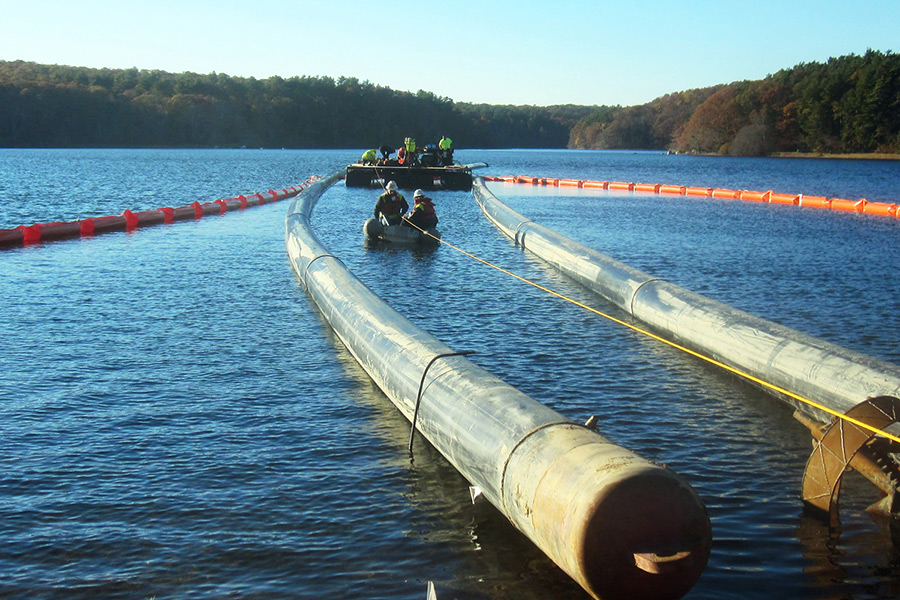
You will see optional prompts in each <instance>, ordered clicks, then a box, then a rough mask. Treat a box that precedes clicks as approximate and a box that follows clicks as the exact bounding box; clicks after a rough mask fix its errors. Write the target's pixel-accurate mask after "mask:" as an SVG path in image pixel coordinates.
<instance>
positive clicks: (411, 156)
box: [403, 137, 419, 167]
mask: <svg viewBox="0 0 900 600" xmlns="http://www.w3.org/2000/svg"><path fill="white" fill-rule="evenodd" d="M403 148H404V149H405V150H406V164H407V165H409V166H410V167H413V166H415V165H417V164H419V157H418V155H417V154H416V138H411V137H408V138H406V139H405V140H403Z"/></svg>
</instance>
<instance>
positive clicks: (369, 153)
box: [360, 148, 376, 165]
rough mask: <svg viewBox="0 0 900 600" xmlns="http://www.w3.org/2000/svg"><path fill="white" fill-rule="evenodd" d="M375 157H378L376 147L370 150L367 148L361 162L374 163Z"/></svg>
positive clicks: (365, 163)
mask: <svg viewBox="0 0 900 600" xmlns="http://www.w3.org/2000/svg"><path fill="white" fill-rule="evenodd" d="M375 158H376V152H375V148H370V149H369V150H366V151H365V152H363V155H362V158H361V159H360V162H361V163H362V164H364V165H374V164H375Z"/></svg>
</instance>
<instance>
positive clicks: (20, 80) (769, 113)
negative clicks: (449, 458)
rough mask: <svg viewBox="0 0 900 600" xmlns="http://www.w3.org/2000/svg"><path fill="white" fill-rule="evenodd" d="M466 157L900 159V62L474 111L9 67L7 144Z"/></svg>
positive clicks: (381, 92) (864, 61) (395, 96)
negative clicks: (634, 100) (586, 151)
mask: <svg viewBox="0 0 900 600" xmlns="http://www.w3.org/2000/svg"><path fill="white" fill-rule="evenodd" d="M408 135H413V136H415V137H417V138H418V139H420V140H437V139H439V138H440V137H441V136H442V135H449V136H450V137H452V138H453V139H454V141H455V142H456V145H457V147H467V148H566V147H569V148H591V149H645V150H670V151H675V152H683V153H705V154H725V155H733V156H762V155H769V154H772V153H786V152H788V153H789V152H804V153H805V152H812V153H845V154H846V153H862V154H872V153H886V154H896V153H900V55H895V54H893V53H891V52H887V53H882V52H878V51H873V50H870V51H868V52H866V53H865V54H864V55H862V56H857V55H847V56H842V57H838V58H831V59H829V60H828V61H827V62H825V63H803V64H799V65H796V66H794V67H791V68H787V69H784V70H781V71H779V72H777V73H774V74H772V75H769V76H768V77H766V78H765V79H762V80H755V81H738V82H733V83H728V84H721V85H716V86H712V87H709V88H703V89H693V90H686V91H680V92H673V93H670V94H666V95H664V96H662V97H660V98H657V99H655V100H653V101H651V102H649V103H647V104H642V105H638V106H629V107H622V106H577V105H562V106H544V107H538V106H507V105H487V104H468V103H460V102H454V101H453V100H452V99H450V98H445V97H440V96H436V95H434V94H432V93H430V92H427V91H423V90H419V91H418V92H416V93H411V92H401V91H396V90H392V89H390V88H387V87H382V86H378V85H375V84H372V83H369V82H368V81H359V80H358V79H355V78H352V77H341V78H338V79H333V78H330V77H291V78H287V79H285V78H282V77H277V76H275V77H269V78H268V79H255V78H252V77H251V78H241V77H231V76H228V75H224V74H217V73H210V74H206V75H202V74H196V73H178V74H173V73H167V72H164V71H155V70H138V69H92V68H86V67H70V66H59V65H41V64H35V63H31V62H23V61H0V147H223V148H224V147H243V146H246V147H269V148H272V147H277V148H367V147H378V146H381V145H382V144H385V143H387V144H398V143H399V140H402V139H403V138H404V137H406V136H408Z"/></svg>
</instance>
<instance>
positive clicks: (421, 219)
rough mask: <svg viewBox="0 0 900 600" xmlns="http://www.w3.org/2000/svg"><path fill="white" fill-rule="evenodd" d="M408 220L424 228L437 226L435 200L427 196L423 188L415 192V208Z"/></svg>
mask: <svg viewBox="0 0 900 600" xmlns="http://www.w3.org/2000/svg"><path fill="white" fill-rule="evenodd" d="M406 221H407V222H408V223H409V224H411V225H413V226H415V227H418V228H419V229H422V230H425V229H434V228H435V227H437V224H438V218H437V213H435V210H434V200H432V199H431V198H429V197H428V196H426V195H425V192H423V191H422V190H416V191H415V192H413V210H412V213H410V215H409V216H408V217H407V218H406Z"/></svg>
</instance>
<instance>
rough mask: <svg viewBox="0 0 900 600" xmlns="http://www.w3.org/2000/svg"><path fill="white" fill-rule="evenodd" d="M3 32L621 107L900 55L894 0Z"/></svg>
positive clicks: (106, 5) (188, 12) (139, 57)
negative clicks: (790, 71)
mask: <svg viewBox="0 0 900 600" xmlns="http://www.w3.org/2000/svg"><path fill="white" fill-rule="evenodd" d="M0 27H2V31H3V34H2V35H0V60H7V61H12V60H26V61H32V62H37V63H42V64H59V65H72V66H81V67H96V68H100V67H108V68H131V67H136V68H138V69H148V70H162V71H169V72H173V73H181V72H185V71H190V72H194V73H204V74H205V73H212V72H217V73H226V74H228V75H232V76H238V77H256V78H258V79H265V78H267V77H270V76H273V75H277V76H281V77H284V78H289V77H294V76H330V77H334V78H338V77H356V78H357V79H359V80H361V81H369V82H370V83H372V84H375V85H380V86H385V87H390V88H393V89H395V90H400V91H410V92H416V91H418V90H425V91H428V92H432V93H434V94H436V95H438V96H443V97H447V98H450V99H452V100H454V101H456V102H474V103H482V102H483V103H488V104H514V105H535V106H548V105H554V104H581V105H604V104H605V105H622V106H632V105H636V104H644V103H646V102H649V101H651V100H653V99H654V98H658V97H659V96H662V95H664V94H667V93H671V92H677V91H683V90H688V89H694V88H701V87H707V86H710V85H715V84H718V83H730V82H732V81H740V80H748V79H749V80H753V79H762V78H764V77H766V76H767V75H769V74H772V73H775V72H777V71H779V70H781V69H786V68H790V67H793V66H794V65H796V64H799V63H809V62H826V61H827V60H828V59H829V58H831V57H837V56H842V55H846V54H864V53H865V52H866V50H867V49H873V50H880V51H882V52H887V51H893V52H900V0H849V1H838V0H815V1H808V0H771V1H770V0H746V1H732V0H715V1H708V0H698V1H691V0H681V1H678V0H669V1H660V0H645V1H642V0H631V1H619V0H591V1H580V0H543V1H531V0H518V1H515V2H513V1H507V0H498V1H491V0H481V1H475V0H452V1H450V0H443V1H442V0H420V1H418V2H407V1H405V0H384V1H380V0H369V1H367V2H356V1H344V2H342V1H340V0H330V1H329V0H315V1H312V2H311V1H307V0H254V1H238V0H152V1H151V0H79V1H73V0H0Z"/></svg>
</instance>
